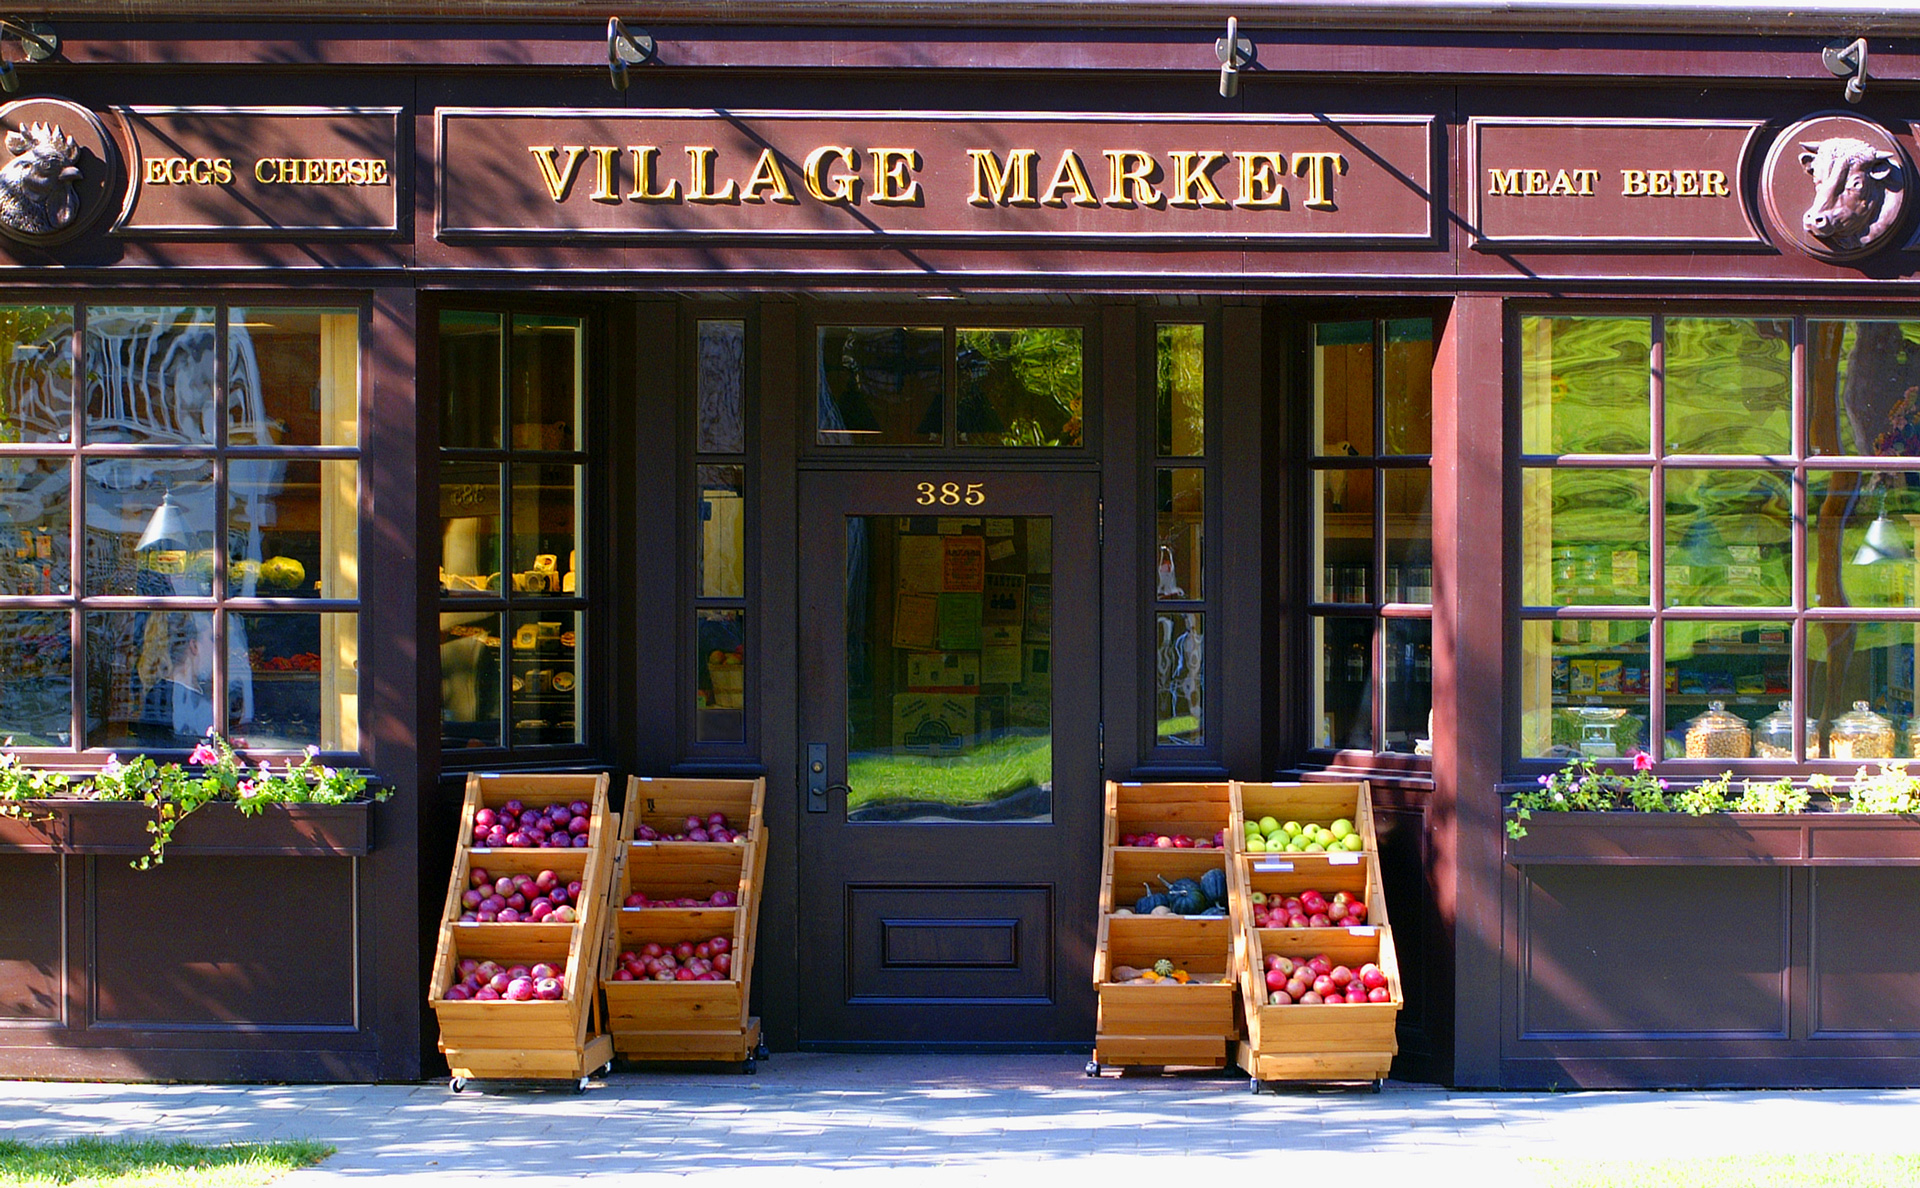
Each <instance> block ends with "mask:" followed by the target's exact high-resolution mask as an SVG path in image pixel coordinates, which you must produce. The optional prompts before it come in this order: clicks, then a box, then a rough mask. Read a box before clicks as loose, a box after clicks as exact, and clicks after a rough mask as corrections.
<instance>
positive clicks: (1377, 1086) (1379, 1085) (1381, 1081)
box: [1373, 1077, 1387, 1093]
mask: <svg viewBox="0 0 1920 1188" xmlns="http://www.w3.org/2000/svg"><path fill="white" fill-rule="evenodd" d="M1386 1085H1387V1079H1386V1078H1385V1077H1375V1078H1374V1079H1373V1091H1374V1092H1375V1093H1378V1092H1380V1090H1382V1089H1384V1088H1386Z"/></svg>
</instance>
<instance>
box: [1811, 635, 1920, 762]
mask: <svg viewBox="0 0 1920 1188" xmlns="http://www.w3.org/2000/svg"><path fill="white" fill-rule="evenodd" d="M1917 631H1920V623H1914V622H1911V621H1909V622H1888V621H1874V622H1851V623H1834V622H1822V623H1809V624H1807V696H1808V704H1807V716H1808V717H1810V718H1814V719H1817V720H1818V721H1819V723H1820V726H1821V729H1822V731H1823V732H1824V733H1825V735H1826V738H1827V748H1828V749H1827V752H1826V753H1827V755H1828V756H1830V757H1831V758H1834V759H1876V758H1883V757H1888V756H1901V757H1913V756H1915V754H1916V751H1915V749H1914V743H1915V738H1914V727H1915V722H1914V713H1913V710H1914V695H1913V686H1914V681H1913V654H1914V651H1913V650H1914V642H1915V638H1916V632H1917ZM1860 702H1865V703H1866V705H1865V712H1866V713H1871V714H1874V715H1877V716H1878V717H1880V718H1882V719H1884V720H1885V721H1886V723H1887V728H1891V730H1892V731H1893V740H1892V742H1893V748H1892V750H1890V751H1888V752H1887V753H1886V755H1885V756H1883V755H1881V754H1879V753H1878V751H1877V750H1876V749H1875V743H1876V740H1877V738H1879V737H1884V735H1882V734H1880V731H1882V730H1883V729H1885V728H1883V727H1880V725H1879V723H1876V722H1873V721H1871V720H1870V719H1866V718H1864V716H1857V717H1855V718H1852V719H1848V720H1846V721H1844V722H1843V721H1842V720H1841V719H1842V716H1843V715H1845V714H1848V713H1849V712H1851V711H1853V710H1854V709H1855V708H1856V705H1857V704H1858V703H1860ZM1836 723H1839V724H1840V726H1841V729H1840V732H1839V734H1837V735H1836V734H1835V725H1836Z"/></svg>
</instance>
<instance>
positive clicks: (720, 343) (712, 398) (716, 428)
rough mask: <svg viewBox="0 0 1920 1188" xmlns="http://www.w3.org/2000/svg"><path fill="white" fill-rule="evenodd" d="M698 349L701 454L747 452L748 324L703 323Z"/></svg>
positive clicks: (727, 321) (713, 321)
mask: <svg viewBox="0 0 1920 1188" xmlns="http://www.w3.org/2000/svg"><path fill="white" fill-rule="evenodd" d="M699 339H700V345H699V348H698V353H699V356H700V359H699V369H700V376H699V380H698V381H697V382H698V389H699V391H698V396H699V405H700V427H699V435H700V441H699V445H698V447H697V448H698V450H699V451H700V452H701V453H703V454H743V453H745V452H746V450H747V324H746V323H745V322H740V321H733V320H717V319H716V320H708V321H702V322H701V323H700V326H699Z"/></svg>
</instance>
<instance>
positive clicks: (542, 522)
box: [513, 466, 584, 595]
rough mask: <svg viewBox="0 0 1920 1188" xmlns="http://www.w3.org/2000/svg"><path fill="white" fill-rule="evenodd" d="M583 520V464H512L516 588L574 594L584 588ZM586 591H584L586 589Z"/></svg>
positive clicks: (536, 593)
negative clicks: (579, 543)
mask: <svg viewBox="0 0 1920 1188" xmlns="http://www.w3.org/2000/svg"><path fill="white" fill-rule="evenodd" d="M579 522H580V468H579V467H578V466H515V467H513V589H514V592H515V593H518V594H534V595H554V594H572V593H575V592H576V590H577V589H578V587H579V584H580V583H579V579H578V576H577V575H576V571H575V569H574V563H575V561H576V560H578V555H579V553H578V549H577V548H576V546H575V533H576V532H577V531H578V525H579ZM582 592H584V591H582Z"/></svg>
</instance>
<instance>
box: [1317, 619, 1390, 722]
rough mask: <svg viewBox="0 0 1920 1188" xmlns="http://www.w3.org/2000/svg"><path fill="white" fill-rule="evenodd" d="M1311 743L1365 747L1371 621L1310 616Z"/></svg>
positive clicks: (1370, 710)
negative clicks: (1312, 733)
mask: <svg viewBox="0 0 1920 1188" xmlns="http://www.w3.org/2000/svg"><path fill="white" fill-rule="evenodd" d="M1312 622H1313V643H1312V647H1313V655H1314V680H1313V689H1314V703H1315V704H1314V715H1313V723H1314V737H1313V745H1314V746H1316V747H1339V748H1342V749H1353V750H1360V751H1371V750H1373V749H1374V746H1373V625H1374V622H1375V620H1373V619H1326V618H1319V617H1315V618H1314V619H1313V620H1312Z"/></svg>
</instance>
